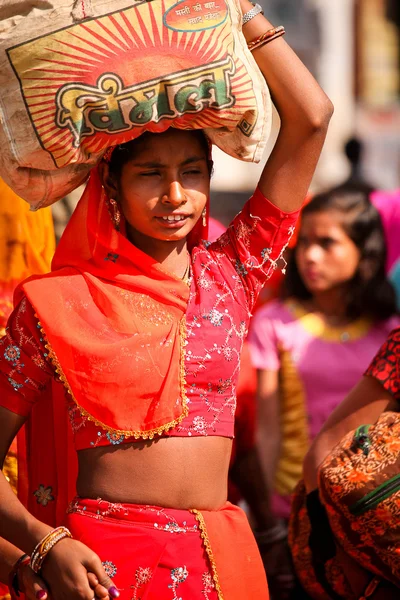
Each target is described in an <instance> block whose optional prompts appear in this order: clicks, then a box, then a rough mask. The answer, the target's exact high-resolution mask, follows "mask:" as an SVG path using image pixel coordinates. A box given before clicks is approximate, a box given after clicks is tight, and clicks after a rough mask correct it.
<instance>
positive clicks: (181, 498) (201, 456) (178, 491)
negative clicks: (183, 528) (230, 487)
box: [77, 436, 232, 510]
mask: <svg viewBox="0 0 400 600" xmlns="http://www.w3.org/2000/svg"><path fill="white" fill-rule="evenodd" d="M231 449H232V440H231V439H230V438H224V437H218V436H212V437H164V438H160V439H158V440H153V441H152V442H150V441H147V442H136V443H133V444H121V445H119V446H118V447H115V446H102V447H100V448H91V449H87V450H80V451H79V452H78V460H79V476H78V481H77V493H78V495H79V496H80V497H81V498H103V499H104V500H108V501H110V502H121V503H129V504H150V505H153V506H163V507H170V508H177V509H184V510H189V509H192V508H197V509H199V510H218V509H219V508H221V506H223V504H224V503H225V502H226V499H227V479H228V469H229V461H230V456H231Z"/></svg>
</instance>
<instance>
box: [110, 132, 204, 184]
mask: <svg viewBox="0 0 400 600" xmlns="http://www.w3.org/2000/svg"><path fill="white" fill-rule="evenodd" d="M190 133H191V134H192V135H193V136H194V137H196V138H197V139H198V141H199V143H200V146H201V149H202V150H203V151H204V154H205V156H206V160H207V167H208V172H209V175H210V177H211V175H212V171H213V161H212V159H211V152H210V145H209V144H210V143H209V141H208V139H207V137H206V135H205V133H204V131H203V130H202V129H193V130H190ZM153 135H162V134H158V133H150V132H148V131H147V132H146V133H143V134H142V135H141V136H140V137H138V138H136V139H135V140H131V141H130V142H126V143H125V144H120V145H119V146H116V147H115V149H114V151H113V153H112V154H111V159H110V162H109V173H110V175H113V176H114V177H115V178H116V179H117V180H119V178H120V176H121V173H122V169H123V166H124V165H125V164H126V163H127V162H129V161H130V160H132V159H133V158H135V156H136V155H137V153H138V152H139V151H140V146H141V145H142V143H143V142H145V141H146V139H148V138H149V137H150V136H153Z"/></svg>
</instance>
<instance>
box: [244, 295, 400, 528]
mask: <svg viewBox="0 0 400 600" xmlns="http://www.w3.org/2000/svg"><path fill="white" fill-rule="evenodd" d="M399 322H400V321H399V319H398V318H397V317H393V318H391V319H389V320H387V321H383V322H380V323H375V324H374V323H371V322H370V321H368V320H367V319H359V320H358V321H355V322H353V323H352V324H351V325H349V326H348V327H346V328H336V327H329V326H327V325H326V324H325V323H324V322H323V320H322V319H321V318H319V317H318V316H317V315H314V314H311V313H307V312H306V311H305V310H304V309H303V308H302V307H301V306H300V305H299V304H298V303H296V302H295V301H293V300H291V301H288V302H285V303H283V302H279V301H274V302H271V303H270V304H268V305H267V306H264V307H262V308H261V309H260V310H259V311H258V312H257V313H256V315H255V317H254V319H253V322H252V325H251V330H250V335H249V344H250V351H251V355H252V360H253V364H254V366H255V367H256V368H257V369H265V370H270V371H277V370H279V369H280V367H281V362H280V356H281V355H282V351H286V357H285V368H282V371H281V378H282V377H283V378H284V377H285V375H286V382H284V383H285V386H284V388H283V389H285V394H286V400H284V398H283V397H282V405H281V408H282V410H284V406H285V402H287V396H288V395H289V396H290V398H289V400H290V402H289V404H287V406H290V410H291V411H292V412H291V414H289V412H288V413H282V412H281V414H282V417H281V418H282V423H283V430H282V435H283V437H282V446H281V448H282V454H281V459H282V460H283V461H284V462H283V463H282V462H280V463H279V464H280V465H282V464H286V468H287V471H286V473H287V472H288V471H289V472H292V479H291V480H289V484H290V485H289V484H288V486H287V487H285V489H289V488H290V489H293V486H294V485H295V484H296V478H297V477H298V478H300V477H301V463H302V460H303V457H304V454H302V452H304V451H306V449H307V444H308V443H309V442H310V441H311V440H312V439H313V438H314V437H315V436H316V435H317V433H318V432H319V431H320V429H321V427H322V425H323V424H324V423H325V421H326V419H327V418H328V416H329V415H330V414H331V412H332V411H333V410H334V409H335V408H336V407H337V406H338V405H339V404H340V403H341V402H342V400H343V399H344V398H345V396H346V395H347V394H348V393H349V391H350V390H351V389H352V388H353V386H354V385H355V384H356V383H357V382H358V381H359V379H360V378H361V377H362V375H363V373H364V371H365V369H366V368H367V367H368V365H369V364H370V362H371V360H372V359H373V357H374V355H375V353H376V351H377V350H378V348H379V347H380V346H381V344H382V343H383V342H384V341H385V339H386V338H387V336H388V334H389V333H390V331H391V330H392V329H393V328H395V327H397V326H398V325H399ZM288 355H289V364H290V365H291V367H290V368H289V370H286V369H287V365H288V361H287V356H288ZM293 375H294V377H293ZM289 378H290V379H289ZM281 380H282V379H281ZM293 380H295V381H296V382H297V383H295V384H294V383H293ZM299 389H300V405H301V406H303V409H302V410H300V412H299V410H298V406H299V404H297V405H295V404H294V403H293V401H294V399H295V398H298V397H299V394H298V392H299ZM294 406H295V408H294ZM296 411H297V412H296ZM302 415H304V417H302ZM288 424H289V430H290V431H291V432H292V433H291V434H290V435H291V438H290V439H289V438H288V437H287V436H288V435H289V434H288V433H287V431H288V428H287V425H288ZM285 427H286V430H285ZM293 427H294V429H293ZM304 429H308V430H306V431H304ZM285 431H286V434H285ZM299 440H300V442H302V440H304V441H305V442H304V444H301V445H299ZM288 446H291V448H292V454H289V455H288V454H287V448H288ZM285 457H286V458H285ZM289 463H290V464H289ZM288 464H289V466H288ZM295 464H296V465H297V467H295ZM281 469H282V467H279V465H278V470H277V477H278V479H276V482H278V481H279V477H282V470H281ZM294 473H297V475H294ZM281 480H282V479H281ZM272 507H273V511H274V513H275V514H276V515H277V516H280V517H284V518H288V517H289V514H290V496H289V495H279V494H278V493H275V494H274V495H273V498H272Z"/></svg>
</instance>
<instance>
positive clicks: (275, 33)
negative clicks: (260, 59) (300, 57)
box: [247, 25, 286, 52]
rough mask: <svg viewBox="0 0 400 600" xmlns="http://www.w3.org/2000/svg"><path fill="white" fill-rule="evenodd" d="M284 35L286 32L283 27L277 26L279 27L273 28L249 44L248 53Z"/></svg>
mask: <svg viewBox="0 0 400 600" xmlns="http://www.w3.org/2000/svg"><path fill="white" fill-rule="evenodd" d="M285 33H286V31H285V28H284V26H283V25H279V27H273V28H272V29H269V30H268V31H266V32H265V33H262V34H261V35H259V36H258V37H256V38H255V39H254V40H252V41H251V42H249V43H248V44H247V47H248V49H249V50H250V52H253V50H256V49H257V48H260V47H261V46H264V45H265V44H268V43H269V42H272V40H276V38H278V37H281V35H285Z"/></svg>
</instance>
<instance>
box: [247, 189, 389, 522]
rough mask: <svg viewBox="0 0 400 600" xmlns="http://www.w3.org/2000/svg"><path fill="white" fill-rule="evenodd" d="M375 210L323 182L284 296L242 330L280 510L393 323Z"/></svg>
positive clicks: (361, 196) (306, 215)
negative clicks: (255, 381) (305, 461)
mask: <svg viewBox="0 0 400 600" xmlns="http://www.w3.org/2000/svg"><path fill="white" fill-rule="evenodd" d="M385 260H386V250H385V243H384V237H383V231H382V224H381V221H380V217H379V214H378V212H377V210H376V209H375V208H374V207H373V205H372V204H371V202H370V201H369V199H368V197H367V194H366V193H362V192H355V191H354V190H353V191H346V189H341V190H340V191H337V192H335V191H332V192H330V193H329V192H328V193H326V194H321V195H319V196H316V197H315V198H314V200H312V201H311V202H310V203H309V204H308V205H307V206H306V207H305V208H304V210H303V212H302V223H301V228H300V231H299V237H298V242H297V245H296V247H295V250H294V253H293V255H292V257H291V259H290V261H289V265H288V269H287V271H288V272H287V276H286V279H285V287H286V292H285V298H286V299H285V300H281V301H276V302H273V303H271V304H269V305H268V306H265V307H263V308H262V309H260V310H259V311H258V313H257V314H256V315H255V317H254V320H253V323H252V328H251V331H250V346H251V352H252V359H253V363H254V365H255V366H256V368H257V369H258V407H259V423H258V443H259V450H260V456H261V459H262V462H263V466H264V471H265V474H266V478H267V480H268V482H269V484H270V488H271V489H274V490H275V494H274V496H273V500H272V504H273V510H274V512H275V514H276V516H278V517H284V518H285V519H287V518H288V516H289V512H290V493H291V491H292V490H293V487H294V485H295V484H296V483H297V481H298V479H300V478H301V468H302V461H303V458H304V455H305V453H306V452H307V449H308V447H309V444H310V441H311V440H312V439H313V438H314V437H315V436H316V435H317V433H318V432H319V430H320V429H321V427H322V425H323V424H324V422H325V420H326V419H327V417H328V416H329V415H330V413H331V412H332V411H333V410H334V408H335V407H336V406H337V405H338V404H339V403H340V402H341V401H342V400H343V398H344V397H345V396H346V395H347V393H348V392H349V391H350V389H351V388H352V387H353V386H354V385H355V384H356V383H357V381H358V380H359V378H360V377H361V376H362V373H363V372H364V371H365V369H366V367H367V366H368V364H369V363H370V361H371V360H372V358H373V356H374V354H375V352H376V351H377V349H378V348H379V346H380V345H381V344H382V343H383V341H384V340H385V339H386V337H387V335H388V333H389V332H390V331H391V329H392V328H394V327H395V326H396V325H397V324H398V318H397V316H395V315H396V306H395V296H394V291H393V288H392V286H391V284H390V283H389V282H388V280H387V279H386V276H385Z"/></svg>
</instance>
